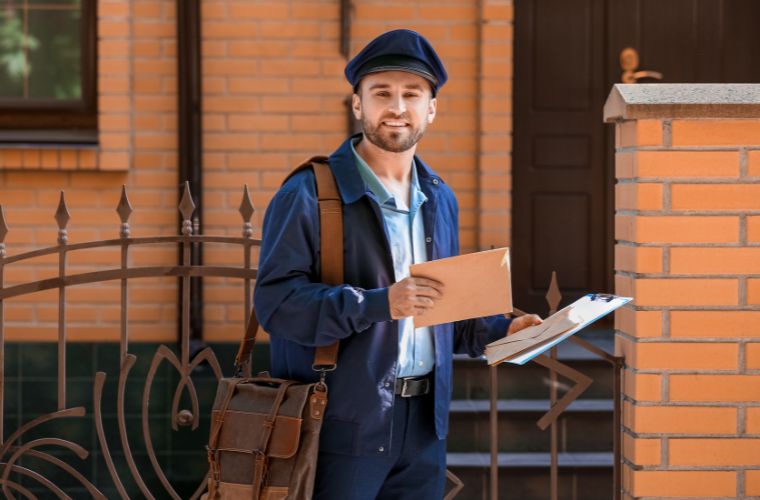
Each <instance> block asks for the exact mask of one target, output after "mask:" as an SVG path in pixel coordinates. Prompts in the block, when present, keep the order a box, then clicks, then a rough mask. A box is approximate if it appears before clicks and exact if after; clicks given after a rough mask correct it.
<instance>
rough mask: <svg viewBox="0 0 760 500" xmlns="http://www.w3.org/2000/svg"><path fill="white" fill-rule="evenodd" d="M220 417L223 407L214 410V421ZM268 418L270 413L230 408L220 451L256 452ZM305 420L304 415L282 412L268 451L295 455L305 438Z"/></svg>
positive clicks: (279, 456) (220, 441)
mask: <svg viewBox="0 0 760 500" xmlns="http://www.w3.org/2000/svg"><path fill="white" fill-rule="evenodd" d="M219 417H220V411H219V410H214V411H213V412H212V418H213V421H214V423H216V422H217V421H218V420H219ZM266 418H267V415H265V414H263V413H250V412H243V411H236V410H227V412H226V413H225V415H224V422H223V423H222V431H221V435H220V436H219V444H218V447H217V448H218V449H219V450H220V451H235V452H243V453H253V451H254V450H255V449H256V447H258V446H259V443H261V441H262V436H263V434H264V432H265V430H266V427H265V426H264V422H265V421H266ZM301 421H302V419H300V418H293V417H285V416H283V415H278V416H277V418H276V419H275V422H274V428H273V429H272V435H271V436H270V438H269V452H268V453H267V455H269V456H270V457H272V458H290V457H292V456H293V455H295V454H296V451H298V443H299V441H300V438H301Z"/></svg>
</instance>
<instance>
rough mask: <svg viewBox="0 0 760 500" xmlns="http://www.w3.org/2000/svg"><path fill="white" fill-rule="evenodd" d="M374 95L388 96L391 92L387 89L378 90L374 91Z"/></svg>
mask: <svg viewBox="0 0 760 500" xmlns="http://www.w3.org/2000/svg"><path fill="white" fill-rule="evenodd" d="M375 95H376V96H377V97H388V96H389V95H391V94H390V92H388V91H386V90H380V91H378V92H377V93H375Z"/></svg>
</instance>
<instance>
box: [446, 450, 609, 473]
mask: <svg viewBox="0 0 760 500" xmlns="http://www.w3.org/2000/svg"><path fill="white" fill-rule="evenodd" d="M612 461H613V455H612V452H598V453H588V452H586V453H583V452H575V453H558V454H557V465H558V466H559V467H561V468H587V469H588V468H591V469H611V468H612ZM498 464H499V467H500V468H502V467H515V468H543V467H550V466H551V455H550V454H549V453H499V454H498ZM446 466H447V467H449V468H455V467H456V468H473V467H475V468H483V467H485V468H488V467H490V466H491V455H490V454H489V453H447V454H446Z"/></svg>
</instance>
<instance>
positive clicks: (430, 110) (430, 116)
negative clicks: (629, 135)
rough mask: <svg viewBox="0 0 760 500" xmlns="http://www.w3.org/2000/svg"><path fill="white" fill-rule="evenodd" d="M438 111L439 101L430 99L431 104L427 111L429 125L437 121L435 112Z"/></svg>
mask: <svg viewBox="0 0 760 500" xmlns="http://www.w3.org/2000/svg"><path fill="white" fill-rule="evenodd" d="M437 109H438V99H436V98H435V97H433V98H432V99H430V102H429V103H428V110H427V121H428V124H430V123H433V120H435V112H436V110H437Z"/></svg>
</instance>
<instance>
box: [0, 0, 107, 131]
mask: <svg viewBox="0 0 760 500" xmlns="http://www.w3.org/2000/svg"><path fill="white" fill-rule="evenodd" d="M95 1H96V0H0V141H5V142H8V141H13V142H94V141H95V139H96V133H95V132H96V128H97V108H96V88H95V83H96V69H95V43H96V34H95V32H96V29H95V26H96V18H95Z"/></svg>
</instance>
